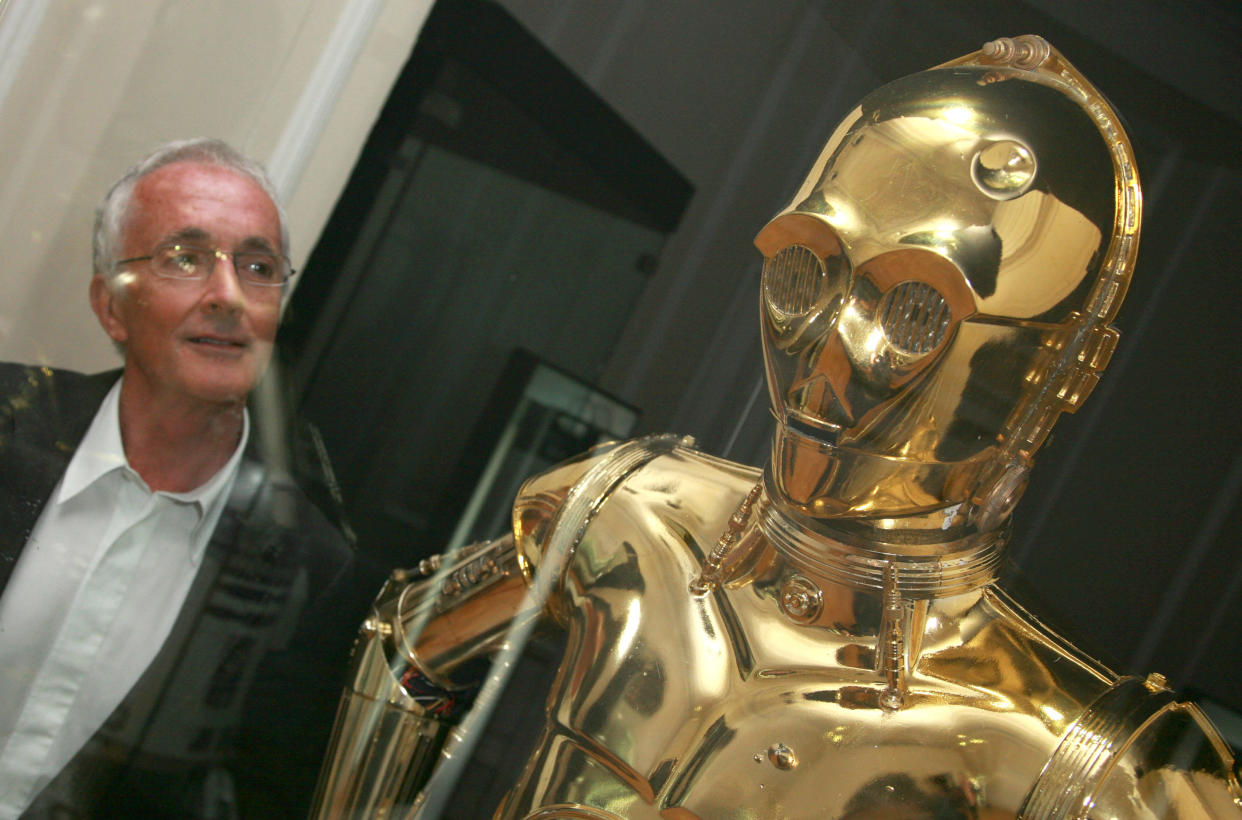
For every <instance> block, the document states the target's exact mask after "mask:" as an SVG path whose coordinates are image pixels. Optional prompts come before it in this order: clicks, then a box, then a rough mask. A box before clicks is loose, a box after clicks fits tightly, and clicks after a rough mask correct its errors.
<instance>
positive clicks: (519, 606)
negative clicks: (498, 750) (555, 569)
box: [312, 535, 538, 818]
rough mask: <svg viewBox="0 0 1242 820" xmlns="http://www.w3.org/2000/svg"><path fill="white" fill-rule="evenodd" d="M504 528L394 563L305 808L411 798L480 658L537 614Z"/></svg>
mask: <svg viewBox="0 0 1242 820" xmlns="http://www.w3.org/2000/svg"><path fill="white" fill-rule="evenodd" d="M525 571H526V565H525V562H523V561H522V560H520V559H519V556H518V554H517V551H516V550H515V548H514V540H513V537H512V536H511V535H506V536H505V537H503V538H499V539H497V540H495V541H488V542H480V543H477V544H472V545H470V546H467V547H464V548H463V549H461V550H460V551H458V552H457V553H456V554H454V555H452V556H449V557H441V556H434V557H433V558H431V559H427V560H424V561H423V562H422V563H421V564H420V565H419V566H418V567H417V568H415V569H412V570H397V571H396V572H394V573H393V574H392V576H391V577H390V578H389V579H388V582H387V583H386V584H385V585H384V586H383V588H382V589H381V590H380V593H379V595H378V596H377V597H376V599H375V603H374V604H373V606H372V610H371V615H370V617H369V618H367V620H366V621H365V622H364V623H363V625H362V629H361V630H360V632H359V635H358V640H357V642H356V643H355V646H354V653H353V660H352V669H351V673H350V676H349V682H348V684H347V685H346V687H345V691H344V693H343V695H342V697H341V704H340V707H339V709H338V711H337V718H336V725H335V727H334V728H333V732H332V739H331V741H330V743H329V747H328V754H327V757H326V758H325V760H324V766H323V770H322V772H321V773H320V778H319V787H318V790H317V793H316V796H315V806H314V809H313V810H312V817H321V818H329V817H333V818H335V817H363V816H367V817H370V816H387V814H388V812H389V811H390V810H392V809H398V810H400V809H402V808H408V807H410V806H412V805H413V803H414V800H415V797H416V796H417V794H418V791H419V789H420V788H421V787H422V785H423V784H424V783H425V782H426V780H427V778H428V777H429V776H430V773H431V769H432V767H433V766H434V764H435V762H436V760H437V758H438V756H439V753H440V749H441V747H442V746H443V745H444V742H445V740H446V739H447V737H448V733H449V730H450V728H451V727H452V725H453V723H454V722H455V720H456V718H457V717H458V715H459V714H460V713H461V712H463V711H464V710H465V709H466V707H467V706H468V705H469V700H470V697H471V694H472V692H473V691H474V684H475V682H476V681H477V680H478V676H477V675H475V674H472V668H473V667H474V666H475V663H472V662H478V663H482V662H483V661H485V660H486V658H487V656H488V655H490V654H491V653H492V652H494V651H495V649H496V647H497V646H498V645H499V644H501V643H503V641H504V638H505V635H506V633H507V631H508V629H509V628H510V627H511V625H512V624H513V623H514V622H515V621H519V620H521V619H524V618H532V617H535V616H537V614H538V612H537V607H536V606H532V605H531V604H530V603H529V599H528V597H527V595H526V591H527V578H526V575H525Z"/></svg>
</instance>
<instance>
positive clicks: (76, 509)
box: [0, 381, 250, 818]
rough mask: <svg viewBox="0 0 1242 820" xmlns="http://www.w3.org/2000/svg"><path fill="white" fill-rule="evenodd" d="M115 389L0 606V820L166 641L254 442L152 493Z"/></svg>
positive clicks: (59, 762)
mask: <svg viewBox="0 0 1242 820" xmlns="http://www.w3.org/2000/svg"><path fill="white" fill-rule="evenodd" d="M120 391H121V383H120V381H118V382H117V383H116V384H115V385H114V386H113V388H112V390H111V391H110V392H109V393H108V395H107V397H106V398H105V399H104V401H103V404H101V405H100V407H99V410H98V412H97V413H96V414H95V418H94V420H93V421H92V422H91V426H90V428H89V430H87V433H86V437H85V438H83V439H82V443H81V444H80V445H79V446H78V449H77V450H76V451H75V453H74V455H73V459H72V460H71V461H70V463H69V467H68V469H67V470H66V471H65V474H64V476H62V477H61V480H60V483H59V484H58V485H57V486H56V489H55V490H54V491H53V492H52V495H51V497H50V498H49V499H48V502H47V505H46V506H45V507H44V509H43V513H42V514H41V515H40V517H39V520H38V522H37V523H36V524H35V527H34V530H33V531H32V533H31V535H30V539H29V540H28V541H27V543H26V546H25V548H24V549H23V551H22V554H21V557H20V558H19V559H18V562H17V566H16V567H15V568H14V570H13V575H12V577H11V578H10V579H9V583H8V586H7V587H6V588H5V592H4V595H3V597H0V818H7V817H16V816H17V815H19V814H20V813H21V812H22V811H23V810H25V808H26V807H27V806H28V805H29V804H30V801H31V800H33V799H34V797H35V796H37V795H38V793H39V792H40V791H41V790H42V789H43V788H44V787H45V786H46V785H47V783H48V782H50V781H51V779H52V778H54V777H55V776H56V774H57V773H58V772H59V771H60V770H61V769H62V768H64V766H65V764H66V763H68V762H69V760H70V759H72V757H73V756H74V755H75V754H77V752H78V750H80V749H81V748H82V745H83V744H84V743H85V742H86V741H87V740H88V739H89V738H90V737H91V735H93V734H94V733H95V731H96V730H97V729H98V728H99V727H100V726H101V725H102V724H103V722H104V720H106V719H107V717H108V716H109V715H110V714H111V713H112V712H113V710H115V709H116V707H117V706H118V705H119V704H120V702H121V700H122V699H123V698H124V697H125V695H126V693H127V692H128V691H129V690H130V688H131V687H132V686H133V685H134V683H135V682H137V680H138V678H139V676H141V675H142V673H143V672H144V671H145V670H146V668H147V666H148V665H149V664H150V663H151V661H152V659H153V658H154V657H155V655H156V653H157V652H158V651H159V649H160V647H161V646H162V645H163V643H164V640H165V638H167V637H168V633H169V631H170V630H171V629H172V625H173V622H174V621H175V620H176V618H177V615H178V613H179V612H180V610H181V606H182V604H183V603H184V602H185V598H186V595H187V593H188V592H189V589H190V583H191V582H192V581H193V580H194V575H195V573H196V572H197V571H198V567H199V564H200V562H201V561H202V557H203V553H204V551H205V549H206V547H207V542H208V541H209V540H210V539H211V534H212V532H213V530H214V529H215V525H216V522H217V521H218V520H219V518H220V514H221V512H222V511H223V510H224V506H225V503H226V501H227V499H228V495H229V492H230V491H231V489H232V486H233V482H234V480H235V479H236V476H237V470H238V465H239V464H240V463H241V454H242V451H243V450H244V449H245V445H246V439H247V437H248V436H249V427H250V422H249V418H248V417H246V416H244V415H243V421H242V436H241V440H240V442H239V443H238V445H237V449H236V450H235V451H234V453H233V455H232V457H231V458H230V459H229V461H228V463H227V464H225V466H224V467H222V468H221V469H220V470H219V471H218V472H217V473H216V474H215V475H214V476H212V477H211V478H210V479H209V480H208V481H207V482H206V483H205V484H203V485H202V486H200V487H198V488H197V489H194V490H191V491H190V492H186V493H169V492H156V493H152V492H151V491H150V489H149V488H148V487H147V485H146V483H145V482H143V480H142V479H141V478H140V477H139V476H138V474H137V473H136V472H134V470H133V469H132V468H131V467H130V466H129V463H128V462H127V460H126V458H125V451H124V448H123V447H122V444H121V425H120V411H119V406H120Z"/></svg>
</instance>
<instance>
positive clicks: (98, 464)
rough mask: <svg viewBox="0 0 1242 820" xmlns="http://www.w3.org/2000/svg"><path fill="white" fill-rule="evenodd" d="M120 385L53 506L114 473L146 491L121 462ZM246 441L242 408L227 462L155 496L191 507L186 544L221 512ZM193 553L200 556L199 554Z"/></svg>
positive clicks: (73, 462) (85, 439) (104, 405)
mask: <svg viewBox="0 0 1242 820" xmlns="http://www.w3.org/2000/svg"><path fill="white" fill-rule="evenodd" d="M121 382H122V379H117V381H116V384H114V385H112V389H111V390H109V391H108V395H106V396H104V400H103V403H102V404H100V405H99V410H98V411H96V413H95V418H94V419H93V420H92V421H91V426H90V427H89V428H88V429H87V431H86V435H85V436H84V437H83V438H82V441H81V443H80V444H79V445H78V448H77V450H75V451H74V453H73V458H72V459H71V460H70V462H69V467H68V469H67V470H65V475H64V478H63V479H62V481H61V484H60V492H59V494H58V495H57V497H56V503H58V504H63V503H64V502H66V501H68V500H69V499H71V498H73V497H74V496H75V495H77V494H78V493H81V492H82V491H83V490H85V489H86V488H87V487H89V486H90V485H91V484H93V483H95V482H96V481H99V480H100V479H102V478H103V477H104V476H106V475H109V474H110V473H112V472H113V471H117V470H122V471H125V472H127V473H128V474H129V475H130V477H132V478H133V479H134V480H136V481H137V482H138V483H139V484H140V485H141V486H142V487H144V488H145V487H146V483H145V482H143V480H142V478H141V477H140V476H139V475H138V473H137V472H135V471H134V469H133V468H132V467H130V466H129V460H128V459H126V458H125V447H124V445H123V444H122V443H121V409H120V408H121ZM249 438H250V413H249V411H247V410H246V409H245V408H244V407H243V408H242V433H241V436H240V438H239V439H238V441H237V447H236V448H234V450H233V454H232V455H231V456H230V457H229V460H228V462H227V463H225V465H224V466H223V467H221V468H220V469H219V470H217V471H216V473H215V475H213V476H212V477H211V478H209V479H208V480H207V481H206V482H204V483H203V484H200V485H199V486H198V487H195V488H194V489H192V490H189V491H188V492H184V493H171V492H159V493H157V495H162V496H165V497H167V498H170V499H173V500H174V501H178V502H181V503H183V504H189V505H192V506H193V508H194V511H195V514H196V516H197V523H196V524H195V527H194V533H193V534H192V535H193V537H192V538H191V541H190V543H192V544H193V543H196V542H200V541H202V539H200V538H198V531H199V529H200V528H201V527H202V526H203V524H204V522H205V521H212V522H214V521H215V520H216V519H217V518H218V517H219V516H218V515H217V514H216V509H217V508H218V507H220V508H222V507H223V505H224V503H225V501H226V500H227V498H228V490H229V489H230V488H231V487H232V485H233V479H234V477H235V476H236V475H237V468H238V465H239V464H241V458H242V453H243V452H244V451H245V449H246V442H247V441H248V440H249ZM196 552H199V553H200V554H201V550H197V551H196ZM197 557H198V556H196V555H192V556H191V560H194V561H196V562H197Z"/></svg>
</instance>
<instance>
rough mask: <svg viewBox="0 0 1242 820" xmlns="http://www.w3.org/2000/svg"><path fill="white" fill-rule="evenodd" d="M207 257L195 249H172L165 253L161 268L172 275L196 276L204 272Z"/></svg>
mask: <svg viewBox="0 0 1242 820" xmlns="http://www.w3.org/2000/svg"><path fill="white" fill-rule="evenodd" d="M205 256H206V254H205V253H204V252H203V251H200V250H197V249H195V248H172V249H170V250H168V251H167V252H166V253H165V255H164V262H163V264H162V265H161V267H163V268H164V269H165V270H167V271H169V272H172V273H181V274H194V273H197V272H198V271H200V270H202V268H203V265H204V264H205V262H204V259H205Z"/></svg>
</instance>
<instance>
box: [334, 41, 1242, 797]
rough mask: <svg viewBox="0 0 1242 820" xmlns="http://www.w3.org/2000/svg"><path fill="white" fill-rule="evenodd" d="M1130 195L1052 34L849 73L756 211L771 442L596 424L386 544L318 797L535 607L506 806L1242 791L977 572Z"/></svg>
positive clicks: (1054, 412) (1100, 119)
mask: <svg viewBox="0 0 1242 820" xmlns="http://www.w3.org/2000/svg"><path fill="white" fill-rule="evenodd" d="M1140 208H1141V198H1140V188H1139V182H1138V179H1137V176H1136V172H1135V167H1134V157H1133V153H1132V149H1131V146H1130V143H1129V140H1128V138H1127V137H1126V134H1125V133H1124V131H1123V130H1122V128H1121V125H1120V123H1119V121H1118V119H1117V117H1116V116H1115V114H1114V113H1113V111H1112V109H1111V108H1110V107H1109V105H1108V103H1107V102H1106V101H1105V100H1104V99H1103V98H1102V97H1101V95H1100V94H1099V93H1098V92H1097V91H1096V90H1095V89H1094V88H1093V87H1092V86H1091V85H1090V83H1088V82H1087V80H1086V79H1084V78H1083V77H1082V76H1081V75H1080V74H1079V73H1078V72H1077V71H1076V70H1075V69H1074V68H1073V66H1071V65H1070V64H1069V63H1068V62H1067V61H1066V60H1065V59H1064V58H1063V57H1062V56H1061V55H1060V54H1059V53H1058V52H1057V51H1056V50H1055V49H1052V48H1051V47H1050V46H1049V45H1048V43H1047V42H1045V41H1044V40H1042V39H1040V38H1038V37H1033V36H1025V37H1019V38H1015V39H1013V40H1009V39H1005V40H998V41H995V42H993V43H989V44H988V45H987V46H985V47H984V49H983V50H982V51H979V52H976V53H974V54H971V55H968V56H966V57H963V58H961V59H959V60H956V61H954V62H951V63H947V64H945V65H943V66H939V67H937V68H934V69H931V70H929V71H925V72H922V73H919V74H915V75H912V76H909V77H905V78H903V79H899V80H897V81H895V82H893V83H891V84H889V85H887V86H885V87H883V88H881V89H879V90H878V91H876V92H874V93H872V94H870V95H869V96H867V97H866V98H865V99H864V100H863V101H862V102H861V104H860V105H859V106H858V107H857V108H855V109H854V111H853V112H851V113H850V114H849V116H848V117H846V119H845V120H844V122H843V123H842V124H841V125H840V126H839V127H838V128H837V130H836V132H835V133H834V134H833V135H832V137H831V139H830V140H829V141H828V144H827V146H826V147H825V148H824V150H823V153H822V154H821V156H820V157H819V159H818V161H817V162H816V163H815V165H814V167H813V168H812V169H811V172H810V175H809V176H808V177H807V179H806V181H805V183H804V184H803V185H802V187H801V189H800V190H799V191H798V192H797V194H796V195H795V196H794V198H793V201H792V203H791V204H790V206H789V207H788V208H786V209H785V210H784V211H783V212H782V213H780V214H779V215H777V216H776V218H775V219H773V220H772V221H771V222H770V223H769V224H768V225H767V226H766V227H764V228H763V230H762V231H761V232H760V233H759V235H758V237H757V239H756V245H757V246H758V248H759V250H760V251H762V253H763V255H764V257H765V260H766V261H765V264H764V269H763V275H762V286H761V290H762V294H761V316H762V329H763V345H764V352H765V361H766V366H767V374H768V383H769V387H770V397H771V402H772V408H773V413H774V416H775V420H776V424H775V430H774V435H773V443H772V455H771V460H770V462H769V464H768V466H767V467H766V469H764V470H763V471H762V472H760V471H758V470H756V469H753V468H751V467H747V466H743V465H739V464H734V463H730V462H726V461H723V460H720V459H717V458H713V457H712V456H709V455H706V454H704V453H701V452H699V451H697V450H695V449H694V448H693V446H692V445H691V444H690V443H688V442H687V441H683V440H678V439H676V438H674V437H652V438H648V439H643V440H638V441H634V442H630V443H628V444H622V445H618V446H614V447H611V448H605V449H600V450H597V451H593V452H591V453H589V454H587V455H586V456H584V457H582V458H581V459H579V460H577V461H574V462H572V463H569V464H566V465H563V466H561V467H559V468H556V469H554V470H552V471H550V472H548V473H546V474H544V475H541V476H538V477H536V478H533V479H531V480H530V481H528V482H527V483H526V485H525V486H524V488H523V489H522V491H521V492H520V494H519V496H518V498H517V501H516V504H515V507H514V514H513V532H512V535H511V536H509V537H506V538H502V539H500V540H498V541H495V542H489V543H483V544H478V545H474V546H472V547H470V548H468V549H467V550H466V551H465V552H463V553H462V554H460V555H456V556H446V557H445V558H444V559H443V560H437V561H432V562H426V563H425V565H424V567H423V574H422V576H420V575H419V573H402V572H399V573H397V574H395V575H394V576H393V579H392V580H391V581H390V582H389V584H388V585H387V586H386V587H385V589H384V590H383V591H382V592H381V594H380V596H379V598H378V599H377V601H376V607H375V611H374V614H373V616H372V617H371V618H370V619H369V620H368V621H367V623H366V624H365V625H364V628H363V633H362V637H361V638H360V641H359V644H358V647H357V649H356V653H355V659H354V664H355V677H354V682H353V684H352V686H351V687H350V688H349V689H348V690H347V692H346V694H345V697H344V700H343V703H342V708H341V712H340V714H339V717H338V725H337V729H336V733H335V736H334V740H333V745H332V748H331V750H330V756H329V759H328V760H327V761H326V764H325V769H324V774H323V778H322V780H321V784H320V794H319V796H318V809H317V811H318V812H319V813H320V816H324V817H341V816H377V817H378V816H407V815H409V814H411V813H414V814H416V813H417V812H418V811H419V806H420V805H425V803H423V802H422V801H424V800H425V799H426V794H427V793H426V792H422V793H421V795H420V793H419V788H420V786H421V785H422V783H423V781H424V780H425V779H426V777H427V772H428V770H430V769H431V767H432V766H433V765H434V764H435V762H436V756H437V754H438V751H439V747H440V744H441V743H443V742H444V741H445V738H446V736H448V735H449V734H450V730H449V727H448V724H447V722H445V721H442V720H441V719H440V718H441V717H442V716H443V715H444V714H446V713H447V712H448V711H449V704H450V702H451V700H452V698H453V697H454V696H455V695H456V694H457V693H459V692H462V691H464V690H465V689H466V688H467V687H468V686H470V685H472V684H473V683H474V680H472V679H471V674H470V673H469V672H468V671H467V670H468V669H469V668H470V666H471V664H470V663H469V662H471V661H475V660H477V659H479V658H482V657H487V656H490V655H492V654H494V653H496V652H498V651H501V650H503V648H504V647H506V646H507V645H509V644H511V643H512V642H513V638H512V632H510V631H509V630H511V629H513V628H514V625H515V624H516V625H519V626H520V625H523V624H526V623H528V622H529V621H530V620H531V619H533V618H537V617H546V618H551V619H554V620H555V621H556V622H557V623H559V624H560V625H562V626H563V627H564V628H565V629H567V630H568V644H567V647H568V648H567V650H566V654H565V657H564V660H563V662H562V664H561V667H560V670H559V674H558V677H557V679H556V683H555V685H554V687H553V690H552V692H551V694H550V697H549V700H548V703H547V720H546V724H545V725H544V728H543V732H542V735H541V737H540V738H539V740H538V742H537V743H536V745H535V750H534V752H533V754H532V756H531V757H530V759H529V761H528V763H527V764H526V767H525V770H524V772H523V774H522V775H521V777H520V779H519V780H518V782H517V783H516V784H515V785H514V787H513V789H512V790H511V791H510V792H509V794H508V797H507V798H506V799H505V800H504V802H503V803H502V804H501V805H500V806H499V808H498V809H497V811H496V815H495V816H496V817H498V818H524V819H525V820H535V818H540V820H553V819H554V818H555V819H557V820H568V818H576V819H578V820H615V819H616V818H634V820H640V819H645V818H663V819H664V820H692V819H697V818H704V819H710V820H725V819H726V818H736V819H737V820H740V819H741V818H773V819H775V818H791V819H792V818H923V817H928V818H931V817H937V818H959V817H960V818H1002V817H1011V818H1012V817H1023V818H1076V817H1092V818H1148V817H1242V790H1240V789H1239V784H1238V780H1237V776H1236V773H1235V771H1234V769H1233V761H1232V758H1231V756H1230V753H1229V750H1228V747H1227V746H1226V744H1225V743H1224V742H1223V741H1222V740H1221V738H1220V736H1219V735H1218V734H1217V732H1216V731H1215V729H1214V728H1213V727H1212V726H1211V725H1210V723H1209V722H1208V721H1207V719H1206V718H1205V717H1204V715H1203V714H1202V713H1201V712H1200V710H1199V709H1198V708H1197V707H1195V706H1194V705H1191V704H1187V703H1182V702H1179V701H1178V700H1177V699H1176V698H1175V697H1174V696H1173V694H1172V693H1171V692H1169V691H1168V689H1167V688H1166V687H1165V685H1164V682H1163V680H1162V679H1161V678H1160V677H1159V676H1158V675H1152V676H1149V677H1148V678H1146V679H1140V678H1134V677H1120V676H1118V675H1116V674H1114V673H1113V672H1111V671H1109V670H1108V669H1107V668H1105V667H1103V666H1102V665H1101V664H1099V663H1097V662H1095V661H1093V660H1092V659H1091V658H1089V657H1087V656H1085V655H1083V654H1082V653H1080V652H1079V651H1077V650H1076V649H1075V648H1074V647H1073V646H1072V645H1070V644H1069V643H1067V642H1066V641H1064V640H1063V639H1061V638H1060V637H1058V636H1057V635H1056V634H1053V633H1052V632H1051V631H1049V630H1048V629H1046V628H1045V627H1044V626H1042V625H1041V624H1040V622H1039V621H1038V620H1036V618H1035V617H1034V616H1032V615H1031V614H1029V613H1028V612H1027V611H1026V610H1024V609H1023V608H1022V607H1021V606H1020V605H1019V604H1018V603H1016V602H1014V601H1013V600H1012V599H1011V598H1009V597H1008V596H1007V595H1006V594H1005V593H1004V592H1003V591H1002V590H1001V589H999V588H998V587H997V585H996V584H995V580H996V575H997V569H998V564H999V562H1000V560H1001V557H1002V552H1003V548H1004V545H1005V542H1006V539H1007V536H1008V533H1009V521H1010V513H1011V511H1012V509H1013V506H1014V504H1015V502H1016V501H1017V499H1018V497H1019V495H1020V494H1021V492H1022V489H1023V487H1024V485H1025V481H1026V477H1027V475H1028V471H1029V470H1030V468H1031V464H1032V457H1033V456H1034V454H1035V451H1036V450H1037V449H1038V448H1039V447H1040V445H1041V444H1042V443H1043V441H1044V440H1045V438H1046V437H1047V435H1048V432H1049V430H1050V428H1051V426H1052V424H1053V423H1054V421H1055V420H1056V419H1057V417H1058V416H1059V414H1060V413H1062V412H1066V411H1073V410H1075V409H1076V408H1077V407H1078V406H1079V405H1080V404H1081V402H1082V400H1083V399H1084V398H1085V397H1086V395H1087V394H1088V393H1089V392H1090V391H1091V388H1092V387H1093V386H1094V384H1095V382H1096V380H1097V378H1098V375H1099V372H1100V371H1101V370H1102V369H1103V367H1104V366H1105V364H1106V363H1107V361H1108V358H1109V356H1110V354H1111V352H1112V350H1113V346H1114V343H1115V341H1116V339H1117V333H1116V332H1115V331H1114V330H1113V329H1112V328H1111V327H1110V326H1109V324H1108V323H1109V322H1110V321H1111V320H1112V318H1113V316H1114V315H1115V313H1116V311H1117V308H1118V306H1119V304H1120V302H1121V299H1122V297H1123V295H1124V293H1125V291H1126V286H1127V283H1128V281H1129V278H1130V275H1131V271H1132V269H1133V264H1134V259H1135V254H1136V252H1137V245H1138V236H1139V221H1140ZM433 570H434V572H433ZM416 576H419V577H416ZM428 576H429V577H428ZM461 740H462V737H461V735H460V733H459V734H457V735H454V736H453V737H451V738H449V740H448V750H447V752H446V754H447V755H449V756H450V757H451V755H452V753H453V748H454V747H455V745H457V744H459V743H460V742H461ZM433 778H434V775H433ZM433 782H434V779H433Z"/></svg>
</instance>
